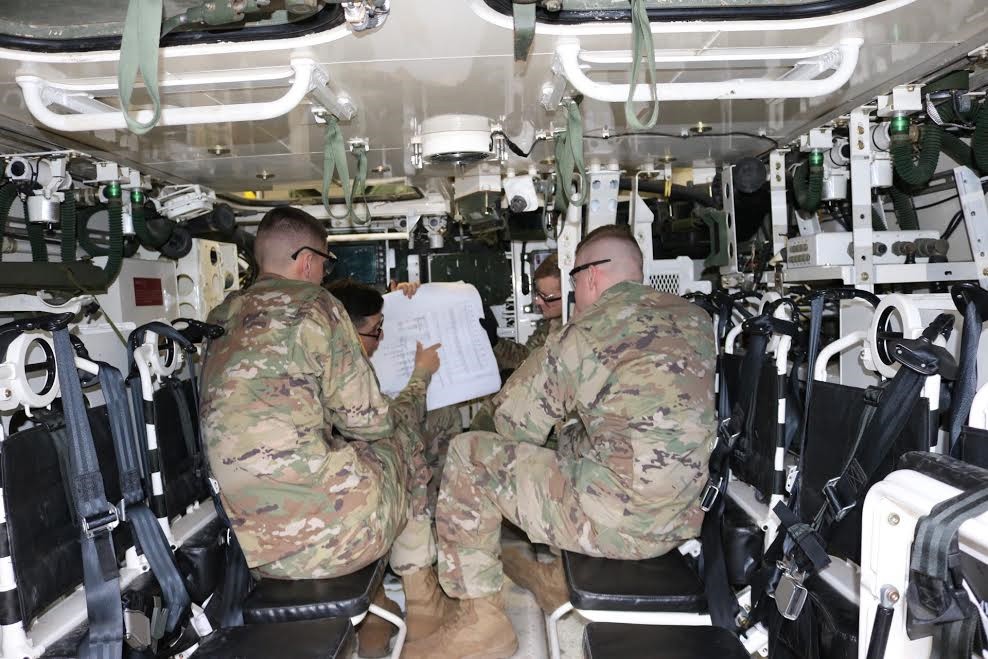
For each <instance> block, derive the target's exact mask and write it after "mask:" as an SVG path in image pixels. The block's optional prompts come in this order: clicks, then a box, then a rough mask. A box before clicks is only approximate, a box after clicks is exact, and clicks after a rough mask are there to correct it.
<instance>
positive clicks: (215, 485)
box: [209, 476, 220, 494]
mask: <svg viewBox="0 0 988 659" xmlns="http://www.w3.org/2000/svg"><path fill="white" fill-rule="evenodd" d="M209 487H211V488H212V489H213V494H219V493H220V482H219V481H218V480H216V479H215V478H213V477H212V476H210V477H209Z"/></svg>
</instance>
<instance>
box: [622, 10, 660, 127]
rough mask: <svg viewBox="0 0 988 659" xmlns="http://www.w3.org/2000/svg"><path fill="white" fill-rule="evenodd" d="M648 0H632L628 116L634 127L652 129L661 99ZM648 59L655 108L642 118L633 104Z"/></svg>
mask: <svg viewBox="0 0 988 659" xmlns="http://www.w3.org/2000/svg"><path fill="white" fill-rule="evenodd" d="M645 1H646V0H630V2H631V84H630V85H629V89H628V100H627V101H625V104H624V118H625V121H627V122H628V126H629V127H630V128H631V129H632V130H649V129H650V128H652V127H654V126H655V124H656V122H658V120H659V100H658V98H656V95H655V81H656V76H655V46H654V44H653V42H652V24H651V23H650V22H649V20H648V10H647V9H646V8H645ZM643 58H644V60H645V61H644V68H645V82H646V84H647V85H648V92H649V95H650V96H651V98H652V101H651V103H652V109H651V113H650V114H649V115H648V119H646V120H645V121H644V122H641V121H639V120H638V115H637V114H635V111H634V109H633V107H632V105H633V102H632V99H633V98H634V95H635V88H636V87H637V86H638V78H639V76H640V74H641V69H642V59H643Z"/></svg>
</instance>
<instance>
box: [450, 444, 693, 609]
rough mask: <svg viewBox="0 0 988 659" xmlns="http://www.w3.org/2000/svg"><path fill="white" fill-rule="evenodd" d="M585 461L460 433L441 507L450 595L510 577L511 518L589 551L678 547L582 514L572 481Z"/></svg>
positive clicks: (539, 538) (635, 553) (491, 589)
mask: <svg viewBox="0 0 988 659" xmlns="http://www.w3.org/2000/svg"><path fill="white" fill-rule="evenodd" d="M579 463H580V460H579V459H577V458H573V457H569V456H564V455H561V454H560V453H559V452H557V451H555V450H553V449H547V448H543V447H541V446H536V445H535V444H530V443H527V442H517V441H512V440H508V439H505V438H504V437H502V436H501V435H498V434H496V433H491V432H468V433H464V434H462V435H459V436H458V437H456V438H454V439H453V441H452V443H451V444H450V448H449V454H448V455H447V457H446V469H445V472H444V474H443V483H442V488H441V489H440V492H439V503H438V508H437V510H436V532H437V535H438V543H439V580H440V583H441V584H442V587H443V590H445V591H446V594H447V595H449V596H450V597H456V598H460V599H470V598H477V597H486V596H488V595H493V594H494V593H497V592H498V591H499V590H500V589H501V586H502V584H503V582H504V572H503V569H502V565H501V560H500V548H501V522H502V519H508V520H510V521H511V522H512V523H513V524H515V525H516V526H518V527H519V528H520V529H522V530H523V531H525V533H527V534H528V537H529V538H530V539H531V540H532V542H537V543H542V544H547V545H550V546H552V547H559V548H561V549H565V550H567V551H575V552H579V553H581V554H586V555H588V556H606V557H610V558H625V557H627V558H641V557H642V556H643V555H652V556H658V555H661V554H663V553H665V552H666V551H668V550H669V549H671V548H673V547H675V544H673V545H671V546H667V547H664V546H656V545H652V544H649V545H646V546H643V545H641V544H636V543H635V542H634V541H633V540H631V539H630V538H629V537H628V536H627V535H625V534H622V533H613V532H608V530H607V529H600V528H598V526H597V525H596V523H595V522H594V521H593V520H591V519H590V518H589V517H588V516H587V515H586V514H585V513H584V511H583V507H582V506H581V504H580V500H579V495H578V493H577V491H576V488H575V487H574V486H573V478H572V475H571V474H573V473H575V472H576V470H578V469H579Z"/></svg>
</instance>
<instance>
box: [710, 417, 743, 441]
mask: <svg viewBox="0 0 988 659" xmlns="http://www.w3.org/2000/svg"><path fill="white" fill-rule="evenodd" d="M733 418H734V417H731V416H729V417H727V418H726V419H722V420H721V422H720V425H718V426H717V442H718V443H720V442H724V443H725V444H726V446H727V447H728V448H729V449H733V448H734V442H736V441H737V439H738V437H740V436H741V431H740V430H738V431H736V432H731V419H733ZM715 448H716V447H715Z"/></svg>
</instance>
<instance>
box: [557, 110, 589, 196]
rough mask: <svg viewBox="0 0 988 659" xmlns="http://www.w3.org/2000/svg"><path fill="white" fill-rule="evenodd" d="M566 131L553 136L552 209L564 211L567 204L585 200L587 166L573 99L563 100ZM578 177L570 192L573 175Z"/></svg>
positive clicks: (579, 122) (578, 114)
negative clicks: (554, 195) (574, 190)
mask: <svg viewBox="0 0 988 659" xmlns="http://www.w3.org/2000/svg"><path fill="white" fill-rule="evenodd" d="M563 108H564V110H565V112H566V131H565V132H562V133H559V134H558V135H556V149H555V151H556V200H555V206H556V210H559V211H565V210H566V209H567V208H568V207H569V205H570V204H575V205H576V206H582V205H583V204H584V202H586V200H587V194H588V189H587V168H586V165H585V164H584V161H583V117H582V115H581V114H580V107H579V106H578V105H577V104H576V102H575V101H573V100H570V99H567V100H565V101H564V102H563ZM574 176H575V177H577V178H579V180H580V183H579V186H578V188H577V192H576V193H575V194H574V193H573V192H572V190H573V178H574Z"/></svg>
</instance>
